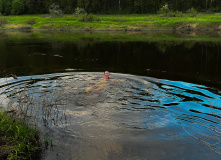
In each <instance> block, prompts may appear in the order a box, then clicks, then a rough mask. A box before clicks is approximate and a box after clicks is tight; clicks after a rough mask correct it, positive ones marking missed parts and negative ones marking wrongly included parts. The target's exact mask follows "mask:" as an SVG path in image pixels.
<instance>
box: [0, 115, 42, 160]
mask: <svg viewBox="0 0 221 160" xmlns="http://www.w3.org/2000/svg"><path fill="white" fill-rule="evenodd" d="M10 114H11V113H10ZM10 114H9V113H3V112H1V111H0V159H3V160H4V159H38V158H37V157H38V156H39V152H40V147H41V144H40V140H39V131H38V129H36V128H32V127H30V126H29V125H27V124H26V123H25V122H23V121H21V120H18V119H16V118H15V116H12V115H10Z"/></svg>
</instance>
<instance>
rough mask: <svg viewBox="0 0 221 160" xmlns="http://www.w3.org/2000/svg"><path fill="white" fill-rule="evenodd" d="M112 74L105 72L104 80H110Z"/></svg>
mask: <svg viewBox="0 0 221 160" xmlns="http://www.w3.org/2000/svg"><path fill="white" fill-rule="evenodd" d="M109 75H110V73H109V72H108V71H105V72H104V79H109Z"/></svg>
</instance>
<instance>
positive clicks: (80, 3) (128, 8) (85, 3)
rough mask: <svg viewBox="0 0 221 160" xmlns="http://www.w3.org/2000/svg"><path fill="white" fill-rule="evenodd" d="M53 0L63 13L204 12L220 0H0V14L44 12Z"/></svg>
mask: <svg viewBox="0 0 221 160" xmlns="http://www.w3.org/2000/svg"><path fill="white" fill-rule="evenodd" d="M15 2H16V3H17V4H18V3H20V4H21V3H23V5H24V8H25V9H24V10H23V9H18V6H13V3H15ZM53 2H56V5H57V6H60V9H61V10H62V11H63V12H64V13H65V14H72V13H75V12H76V10H74V8H77V7H79V9H84V10H86V11H87V12H88V13H93V14H116V13H121V14H124V13H127V14H131V13H138V14H146V13H157V11H159V10H160V9H162V8H163V7H167V8H164V10H163V11H164V12H167V13H169V12H168V8H170V10H173V11H176V10H179V11H182V12H186V10H187V9H189V8H191V7H194V8H196V9H197V11H204V12H205V11H206V12H208V11H216V12H220V11H221V1H220V0H194V1H193V0H185V1H184V0H182V1H181V0H180V1H177V0H164V1H162V0H161V1H154V0H109V1H108V0H56V1H53V0H0V12H1V13H2V14H3V15H9V14H12V10H13V12H15V13H17V12H16V11H22V12H19V14H30V13H31V14H45V13H48V8H49V7H50V4H52V3H53ZM165 3H166V4H167V6H166V5H165ZM162 6H163V7H162ZM15 8H16V9H15ZM22 8H23V7H22ZM165 9H166V10H165ZM52 12H53V13H52V14H55V15H57V14H58V15H59V12H58V10H52ZM54 12H55V13H54ZM15 13H14V14H15ZM81 14H84V13H81Z"/></svg>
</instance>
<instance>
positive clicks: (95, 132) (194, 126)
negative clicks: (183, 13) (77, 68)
mask: <svg viewBox="0 0 221 160" xmlns="http://www.w3.org/2000/svg"><path fill="white" fill-rule="evenodd" d="M102 76H103V73H100V72H78V73H77V72H74V73H60V74H48V75H39V76H38V75H36V76H25V77H18V80H15V79H12V78H7V79H6V78H2V79H0V82H1V86H0V92H1V93H0V95H1V103H2V104H3V105H4V106H6V105H7V104H9V102H10V104H11V106H14V107H15V108H16V107H17V106H16V103H17V101H16V99H17V95H18V93H19V92H20V88H24V86H28V89H27V92H30V95H31V97H33V100H32V105H33V106H38V107H37V108H38V109H39V116H38V118H37V120H38V124H39V126H41V128H42V129H45V124H44V121H41V117H42V114H43V113H42V109H41V108H42V107H45V106H47V107H50V105H48V104H51V103H47V102H48V101H49V102H50V101H54V102H56V107H57V109H56V108H52V109H51V110H53V111H56V112H57V111H58V112H59V114H57V115H56V116H58V121H55V117H54V116H53V114H52V116H48V117H47V121H48V122H49V123H47V127H46V129H47V131H48V132H49V133H50V134H51V135H52V136H53V141H54V144H55V146H54V147H53V150H47V151H46V154H45V156H44V158H43V159H45V160H46V159H219V158H220V155H219V154H216V153H215V152H213V150H212V149H214V150H216V151H220V150H217V148H220V147H221V146H220V136H221V135H220V134H219V132H216V131H219V130H220V127H221V126H220V120H221V119H220V113H221V111H220V110H221V107H220V104H221V100H220V97H221V94H220V92H219V93H218V92H217V89H214V88H211V87H207V86H204V85H197V84H193V83H187V82H182V81H171V80H165V79H156V78H150V77H145V76H143V77H142V76H134V75H129V74H117V73H111V79H110V80H109V81H108V82H107V83H105V84H103V83H101V82H99V79H100V78H101V77H102ZM91 86H92V87H91ZM99 86H101V87H100V88H99ZM88 87H89V88H90V89H88ZM97 88H99V90H98V89H97ZM33 94H34V95H33ZM42 97H44V98H43V101H41V99H42ZM46 100H47V101H46ZM45 101H46V102H45ZM41 102H44V103H41ZM54 109H55V110H54ZM62 115H65V117H63V118H62ZM30 116H31V115H30ZM193 137H195V138H193ZM196 138H198V139H196ZM201 141H203V142H207V143H208V144H211V145H208V144H206V145H203V143H201Z"/></svg>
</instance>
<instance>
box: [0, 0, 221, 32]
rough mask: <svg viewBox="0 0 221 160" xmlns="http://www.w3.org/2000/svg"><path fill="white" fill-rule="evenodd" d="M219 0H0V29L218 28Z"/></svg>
mask: <svg viewBox="0 0 221 160" xmlns="http://www.w3.org/2000/svg"><path fill="white" fill-rule="evenodd" d="M220 11H221V2H220V1H218V0H194V1H193V0H191V1H190V0H187V1H185V2H183V1H181V0H167V1H160V0H157V1H152V0H117V1H116V0H115V1H107V0H102V1H98V0H93V1H92V0H67V1H63V0H57V1H52V0H46V1H42V0H0V29H1V30H4V29H19V30H32V29H35V30H36V29H43V30H59V31H63V30H65V31H66V30H70V31H73V30H74V31H76V30H81V31H82V30H84V31H85V30H86V31H103V30H104V31H119V30H120V31H146V30H175V31H176V30H187V31H192V30H194V31H195V30H200V31H201V30H209V31H214V30H215V31H219V30H221V24H220V19H221V18H220V17H221V13H219V12H220Z"/></svg>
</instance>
